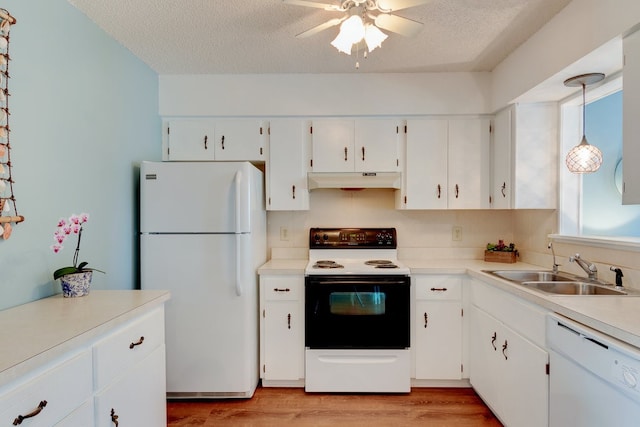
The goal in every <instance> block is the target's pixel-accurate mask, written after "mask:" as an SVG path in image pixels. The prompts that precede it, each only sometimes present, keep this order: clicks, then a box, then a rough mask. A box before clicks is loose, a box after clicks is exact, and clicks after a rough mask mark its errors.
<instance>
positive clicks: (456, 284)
mask: <svg viewBox="0 0 640 427" xmlns="http://www.w3.org/2000/svg"><path fill="white" fill-rule="evenodd" d="M413 285H414V287H415V292H416V300H460V299H462V278H461V277H459V276H450V275H418V276H413Z"/></svg>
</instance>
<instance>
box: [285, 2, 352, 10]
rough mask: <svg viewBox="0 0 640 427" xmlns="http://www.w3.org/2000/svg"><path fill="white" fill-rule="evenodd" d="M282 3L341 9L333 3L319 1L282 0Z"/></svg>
mask: <svg viewBox="0 0 640 427" xmlns="http://www.w3.org/2000/svg"><path fill="white" fill-rule="evenodd" d="M282 2H283V3H287V4H293V5H296V6H306V7H315V8H318V9H324V10H335V11H342V9H341V8H340V6H336V5H335V4H329V3H320V2H317V1H308V0H282Z"/></svg>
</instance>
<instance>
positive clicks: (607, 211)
mask: <svg viewBox="0 0 640 427" xmlns="http://www.w3.org/2000/svg"><path fill="white" fill-rule="evenodd" d="M585 110H586V111H585V116H586V122H585V123H586V129H585V132H586V135H587V139H588V141H589V143H590V144H593V145H595V146H596V147H598V148H599V149H600V151H602V158H603V161H602V166H600V169H599V170H598V171H597V172H595V173H593V174H585V175H584V176H583V181H582V185H583V187H582V234H583V235H589V236H609V237H613V236H618V237H620V236H627V237H640V205H622V195H621V193H620V192H619V190H618V189H617V188H616V184H615V170H616V165H617V164H618V162H619V161H620V159H622V92H616V93H614V94H612V95H609V96H607V97H605V98H602V99H599V100H597V101H595V102H592V103H590V104H588V105H587V106H586V109H585ZM631 167H634V165H631Z"/></svg>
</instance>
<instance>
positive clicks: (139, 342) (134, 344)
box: [129, 337, 144, 349]
mask: <svg viewBox="0 0 640 427" xmlns="http://www.w3.org/2000/svg"><path fill="white" fill-rule="evenodd" d="M142 341H144V337H140V339H139V340H138V341H137V342H132V343H131V344H129V348H130V349H132V348H133V347H135V346H137V345H142Z"/></svg>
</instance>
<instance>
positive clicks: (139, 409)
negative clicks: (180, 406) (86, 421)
mask: <svg viewBox="0 0 640 427" xmlns="http://www.w3.org/2000/svg"><path fill="white" fill-rule="evenodd" d="M164 371H165V348H164V345H162V346H161V347H157V348H156V349H155V350H154V351H153V352H152V353H151V354H149V355H148V356H147V357H146V358H144V359H142V360H141V361H140V362H139V363H137V364H135V365H133V366H130V367H129V368H128V369H125V370H124V371H123V372H121V373H120V375H119V376H118V377H117V379H116V380H115V381H113V383H111V384H109V385H108V386H107V387H106V388H105V389H103V390H101V391H99V392H98V394H97V395H96V400H95V407H96V424H95V425H96V427H113V426H115V425H117V424H116V421H117V422H118V423H119V424H120V425H122V426H148V427H154V426H157V427H160V426H164V425H166V423H167V415H166V414H167V410H166V393H165V387H166V386H165V375H164Z"/></svg>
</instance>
